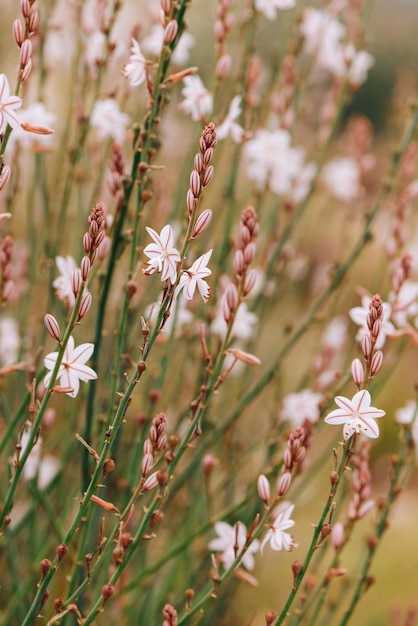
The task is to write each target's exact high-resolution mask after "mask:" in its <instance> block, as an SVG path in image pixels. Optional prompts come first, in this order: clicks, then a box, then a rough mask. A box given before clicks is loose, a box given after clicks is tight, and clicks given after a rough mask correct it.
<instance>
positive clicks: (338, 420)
mask: <svg viewBox="0 0 418 626" xmlns="http://www.w3.org/2000/svg"><path fill="white" fill-rule="evenodd" d="M371 400H372V399H371V396H370V393H369V392H368V391H367V389H362V390H361V391H358V392H357V393H356V394H355V395H354V396H353V397H352V399H351V400H349V399H348V398H345V397H344V396H337V397H336V398H335V403H336V404H338V406H339V407H340V408H339V409H335V410H334V411H331V413H329V414H328V415H327V416H326V418H325V422H326V423H327V424H333V425H338V424H344V429H343V433H344V439H346V440H347V439H350V437H352V436H353V435H354V433H357V434H359V433H363V435H366V436H367V437H370V438H371V439H376V438H377V437H378V436H379V426H378V425H377V424H376V422H375V420H376V419H378V418H380V417H383V416H384V415H386V413H385V411H382V410H381V409H376V407H374V406H370V403H371Z"/></svg>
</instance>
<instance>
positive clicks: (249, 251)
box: [244, 241, 255, 265]
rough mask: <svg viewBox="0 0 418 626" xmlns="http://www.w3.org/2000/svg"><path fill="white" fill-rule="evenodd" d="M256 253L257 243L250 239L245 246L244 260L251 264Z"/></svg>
mask: <svg viewBox="0 0 418 626" xmlns="http://www.w3.org/2000/svg"><path fill="white" fill-rule="evenodd" d="M254 255H255V243H254V242H253V241H250V243H249V244H248V245H247V246H245V248H244V261H245V263H246V264H247V265H249V264H250V263H251V262H252V260H253V258H254Z"/></svg>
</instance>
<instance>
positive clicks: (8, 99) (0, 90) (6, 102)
mask: <svg viewBox="0 0 418 626" xmlns="http://www.w3.org/2000/svg"><path fill="white" fill-rule="evenodd" d="M21 106H22V100H21V98H18V97H17V96H11V95H10V86H9V81H8V80H7V77H6V76H5V74H0V135H3V133H4V132H5V130H6V128H7V124H10V126H11V127H12V128H19V126H20V122H19V118H18V117H17V115H16V113H15V109H20V107H21Z"/></svg>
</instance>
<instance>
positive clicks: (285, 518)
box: [261, 502, 297, 552]
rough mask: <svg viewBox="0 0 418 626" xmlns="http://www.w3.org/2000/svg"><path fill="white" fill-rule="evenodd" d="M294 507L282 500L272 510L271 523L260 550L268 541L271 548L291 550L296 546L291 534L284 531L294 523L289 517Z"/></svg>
mask: <svg viewBox="0 0 418 626" xmlns="http://www.w3.org/2000/svg"><path fill="white" fill-rule="evenodd" d="M294 508H295V505H294V504H291V503H290V502H282V503H281V504H279V506H278V507H277V508H276V509H275V510H274V512H273V523H272V524H271V526H270V528H269V530H268V531H267V533H266V535H265V537H264V539H263V541H262V543H261V552H263V549H264V546H265V545H266V543H270V547H271V549H272V550H288V551H289V550H292V549H293V548H295V547H297V546H296V544H295V543H294V541H293V538H292V535H290V534H289V533H287V532H286V530H289V528H292V526H294V525H295V522H294V521H293V520H292V519H290V516H291V515H292V513H293V509H294Z"/></svg>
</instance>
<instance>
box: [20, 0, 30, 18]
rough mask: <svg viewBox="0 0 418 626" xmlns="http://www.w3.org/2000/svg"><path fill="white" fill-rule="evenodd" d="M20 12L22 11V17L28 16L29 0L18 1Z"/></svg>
mask: <svg viewBox="0 0 418 626" xmlns="http://www.w3.org/2000/svg"><path fill="white" fill-rule="evenodd" d="M20 10H21V11H22V15H23V17H29V16H30V2H29V0H20Z"/></svg>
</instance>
